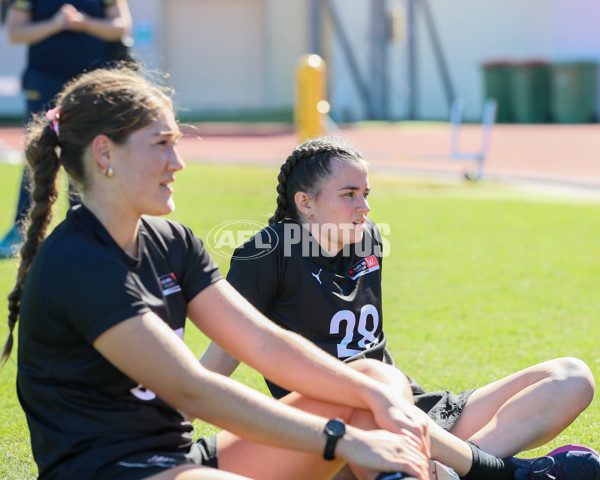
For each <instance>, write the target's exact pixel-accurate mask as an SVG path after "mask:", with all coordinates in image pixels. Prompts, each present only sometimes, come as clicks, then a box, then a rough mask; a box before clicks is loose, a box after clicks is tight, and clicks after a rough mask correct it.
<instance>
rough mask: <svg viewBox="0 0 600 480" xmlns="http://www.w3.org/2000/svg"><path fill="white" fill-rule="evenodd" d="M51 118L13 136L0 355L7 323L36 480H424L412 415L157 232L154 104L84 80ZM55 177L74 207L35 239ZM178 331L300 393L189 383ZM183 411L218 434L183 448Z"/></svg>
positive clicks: (120, 78) (171, 235) (162, 204)
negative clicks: (14, 251) (19, 190)
mask: <svg viewBox="0 0 600 480" xmlns="http://www.w3.org/2000/svg"><path fill="white" fill-rule="evenodd" d="M56 105H57V107H56V108H55V109H53V110H51V111H50V112H48V113H47V115H46V116H43V115H38V116H36V117H35V118H34V120H33V121H32V123H31V124H30V125H29V129H28V132H29V133H28V138H27V142H26V143H27V144H26V157H27V160H28V163H29V167H30V168H31V171H32V178H33V183H34V187H33V190H32V197H33V198H32V199H33V208H32V210H31V216H30V222H29V226H28V229H27V235H26V240H25V243H24V245H23V248H22V250H21V263H20V266H19V272H18V276H17V281H16V285H15V287H14V290H13V291H12V292H11V294H10V302H9V303H10V305H9V326H10V335H9V339H8V341H7V343H6V345H5V348H4V352H3V359H4V361H6V360H7V359H8V357H9V355H10V353H11V350H12V348H13V329H14V328H15V326H16V325H17V320H19V322H18V326H19V335H18V343H19V344H18V358H17V392H18V395H19V401H20V402H21V405H22V407H23V409H24V411H25V414H26V417H27V422H28V425H29V429H30V432H31V446H32V451H33V456H34V459H35V461H36V463H37V465H38V469H39V478H40V479H50V478H57V479H58V478H60V479H75V478H78V479H111V480H120V479H127V480H134V479H141V478H149V479H154V480H163V479H178V480H191V479H221V480H226V479H230V480H234V479H242V478H254V479H272V480H281V479H297V480H304V479H316V480H319V479H327V478H331V476H332V475H334V473H335V472H336V471H337V470H339V469H340V468H341V467H342V466H343V465H344V463H345V462H350V463H351V465H352V468H353V469H354V470H355V472H356V473H357V475H358V476H359V478H362V479H364V480H373V479H374V478H376V477H377V478H408V476H405V474H406V475H412V476H413V477H414V478H416V479H418V480H426V478H427V468H428V459H429V441H428V434H427V425H426V423H427V421H426V420H425V416H424V414H422V412H420V413H419V412H415V409H414V407H413V406H412V405H410V404H409V403H408V402H406V401H404V400H402V399H398V398H394V397H393V396H392V395H391V394H390V393H389V391H388V389H386V388H384V387H383V385H382V384H381V383H380V382H377V381H375V380H373V379H371V378H370V377H369V376H367V375H365V374H364V373H363V372H365V371H366V370H367V369H368V366H369V362H368V361H365V362H362V363H360V362H357V365H356V366H355V367H348V366H344V365H342V364H341V363H340V362H338V361H337V360H335V359H333V358H332V357H331V356H329V355H327V354H326V353H324V352H322V351H321V350H319V349H318V348H316V347H315V346H313V345H311V344H310V343H309V342H307V341H306V340H305V339H303V338H302V337H300V336H299V335H296V334H293V333H291V332H288V331H285V330H283V329H281V328H279V327H277V326H276V325H274V324H273V323H272V322H270V321H268V320H267V319H266V318H264V317H263V316H262V315H261V314H260V313H259V312H258V311H256V309H254V308H253V307H252V306H251V305H250V304H249V303H248V302H246V301H245V300H244V299H243V298H242V297H241V296H240V295H239V294H238V293H237V292H236V291H235V290H234V289H233V288H232V287H231V286H230V285H229V284H228V283H227V282H226V281H225V280H224V279H223V278H222V277H221V276H220V275H219V272H218V270H217V266H216V264H215V263H214V262H213V261H212V260H211V258H210V256H209V255H208V253H207V252H206V250H205V249H204V246H203V243H202V242H201V241H200V240H199V239H197V238H196V237H195V236H194V235H193V233H192V232H191V231H190V230H189V229H188V228H186V227H184V226H183V225H181V224H178V223H176V222H172V221H169V220H166V219H161V218H156V217H155V216H158V215H165V214H168V213H170V212H171V211H172V210H173V208H174V203H173V182H174V181H175V175H176V173H177V172H179V171H180V170H181V169H182V168H183V167H184V164H183V162H182V160H181V158H180V157H179V154H178V153H177V149H176V144H177V141H178V139H179V138H180V136H181V132H180V130H179V127H178V125H177V123H176V121H175V116H174V113H173V107H172V104H171V99H170V96H169V95H168V94H167V91H166V90H165V89H163V88H159V87H158V86H157V85H156V84H155V83H153V82H152V81H150V80H149V79H147V78H145V77H144V76H142V75H141V72H136V71H132V70H130V69H128V68H117V69H111V70H104V69H98V70H94V71H92V72H89V73H86V74H83V75H82V76H80V77H78V78H76V79H75V80H73V81H72V82H70V83H68V84H67V85H66V86H65V88H64V89H63V91H62V92H61V93H60V94H59V95H58V97H57V99H56ZM61 166H62V167H64V168H65V170H66V171H67V173H68V175H69V177H70V179H71V180H72V181H73V182H74V184H75V185H76V186H77V187H78V188H79V190H80V192H81V195H82V204H81V205H80V206H77V207H73V208H71V209H70V210H69V212H68V214H67V218H66V219H65V220H64V221H63V222H62V223H60V224H59V225H58V226H57V227H56V228H55V229H54V230H53V231H52V233H51V234H50V235H49V236H48V237H47V238H45V237H46V230H47V229H48V225H49V223H50V220H51V217H52V207H53V205H54V202H55V200H56V198H57V188H56V183H57V176H58V173H59V169H60V167H61ZM186 317H188V318H189V319H190V320H191V322H192V323H193V324H194V325H195V326H196V327H198V328H199V329H201V330H202V331H203V332H204V333H205V334H206V335H208V336H209V337H210V338H212V339H214V340H215V341H217V342H218V343H219V344H221V345H223V346H224V347H225V348H227V349H228V351H230V352H231V353H232V354H233V355H235V356H236V357H238V358H240V359H242V360H243V361H245V362H247V363H248V364H249V365H251V366H253V367H254V368H256V369H257V370H258V371H260V372H261V373H262V374H264V375H267V376H269V377H270V378H273V379H275V380H276V381H277V382H279V383H281V384H282V385H284V386H285V387H286V388H289V389H293V390H295V391H297V392H299V393H295V394H293V395H290V396H288V397H287V398H286V399H284V400H282V401H276V400H274V399H272V398H270V397H268V396H265V395H262V394H259V393H258V392H255V391H253V390H251V389H249V388H248V387H246V386H244V385H241V384H239V383H238V382H234V381H233V380H231V379H229V378H227V377H224V376H222V375H218V374H215V373H214V372H210V371H209V370H207V369H206V368H204V367H202V366H201V365H200V364H199V362H198V361H197V359H196V358H195V356H194V355H193V354H192V352H191V351H190V350H189V349H188V348H187V347H186V346H185V344H184V343H183V342H182V340H181V337H182V336H183V330H184V325H185V320H186ZM230 332H236V335H231V334H230ZM256 348H259V349H260V350H262V351H264V352H265V353H267V355H266V356H265V357H262V356H256V355H255V352H256ZM272 359H275V360H276V361H275V362H273V361H272ZM291 368H294V369H296V370H297V371H298V373H299V375H298V376H294V377H289V376H288V372H289V370H290V369H291ZM180 412H185V413H186V414H187V415H189V416H190V417H198V418H202V419H204V420H206V421H208V422H211V423H213V424H215V425H217V426H220V427H222V428H223V429H224V430H223V431H221V432H220V433H219V434H217V435H216V436H214V437H210V438H201V439H199V440H198V441H196V442H194V441H192V426H191V424H190V423H189V422H186V421H185V420H184V418H183V416H182V415H183V414H182V413H180ZM328 419H330V420H329V421H328ZM210 467H212V468H210ZM381 471H383V472H394V471H402V472H405V474H396V473H392V474H389V473H388V474H386V473H384V474H380V473H379V472H381ZM411 478H412V477H411Z"/></svg>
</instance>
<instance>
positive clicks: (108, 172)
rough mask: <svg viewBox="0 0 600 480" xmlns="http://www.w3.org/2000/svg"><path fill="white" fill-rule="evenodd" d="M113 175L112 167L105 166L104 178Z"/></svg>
mask: <svg viewBox="0 0 600 480" xmlns="http://www.w3.org/2000/svg"><path fill="white" fill-rule="evenodd" d="M113 175H114V172H113V169H112V167H111V166H110V165H109V166H108V167H106V170H104V176H105V177H106V178H112V177H113Z"/></svg>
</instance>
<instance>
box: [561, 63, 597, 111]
mask: <svg viewBox="0 0 600 480" xmlns="http://www.w3.org/2000/svg"><path fill="white" fill-rule="evenodd" d="M597 82H598V64H597V63H595V62H563V63H555V64H553V65H552V86H551V88H552V101H551V114H552V119H553V120H554V121H555V122H556V123H590V122H594V121H596V120H597V118H596V95H597V89H598V86H597Z"/></svg>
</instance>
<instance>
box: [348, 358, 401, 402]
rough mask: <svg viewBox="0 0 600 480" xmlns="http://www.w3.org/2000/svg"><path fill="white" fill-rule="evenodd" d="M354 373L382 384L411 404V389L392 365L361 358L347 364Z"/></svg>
mask: <svg viewBox="0 0 600 480" xmlns="http://www.w3.org/2000/svg"><path fill="white" fill-rule="evenodd" d="M349 365H350V366H351V367H352V368H353V369H354V370H356V371H358V372H360V373H362V374H364V375H367V376H368V377H369V378H372V379H373V380H376V381H378V382H380V383H383V384H384V385H386V386H387V387H389V388H390V389H391V390H392V391H395V392H396V393H397V394H398V395H401V396H402V397H403V398H405V399H406V400H409V401H411V402H412V388H411V386H410V384H409V382H408V378H407V377H406V375H405V374H404V373H403V372H402V371H401V370H399V369H398V368H396V367H395V366H393V365H388V364H386V363H383V362H380V361H379V360H373V359H370V358H363V359H360V360H355V361H354V362H351V363H349Z"/></svg>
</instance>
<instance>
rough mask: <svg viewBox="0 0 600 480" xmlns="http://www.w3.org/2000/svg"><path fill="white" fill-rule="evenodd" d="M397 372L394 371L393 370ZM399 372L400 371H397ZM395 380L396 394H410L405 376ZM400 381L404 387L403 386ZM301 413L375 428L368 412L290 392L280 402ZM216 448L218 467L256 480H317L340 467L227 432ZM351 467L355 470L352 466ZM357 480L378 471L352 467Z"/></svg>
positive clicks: (359, 365)
mask: <svg viewBox="0 0 600 480" xmlns="http://www.w3.org/2000/svg"><path fill="white" fill-rule="evenodd" d="M376 364H378V365H382V364H381V363H380V362H375V361H373V360H359V361H356V362H353V363H352V364H350V365H351V366H352V367H353V368H355V369H357V370H359V371H361V372H363V373H367V372H368V371H369V370H370V365H376ZM394 370H396V371H397V369H394ZM399 373H401V372H399ZM402 378H403V380H398V379H396V384H397V385H398V387H397V388H398V389H399V391H402V392H403V393H404V394H406V392H408V393H409V394H410V387H409V386H408V382H407V381H406V379H405V378H404V377H402ZM402 381H403V382H404V383H405V384H406V385H402ZM281 401H282V402H285V403H288V404H291V405H293V406H295V407H297V408H300V409H301V410H304V411H307V412H311V413H315V414H317V415H320V416H322V417H326V418H333V417H340V418H343V419H344V420H346V421H347V422H348V423H350V424H351V425H354V426H357V427H359V428H363V429H365V430H371V429H375V428H377V427H376V426H375V422H374V420H373V417H372V415H371V413H370V412H367V411H365V410H355V409H351V408H348V407H340V406H339V405H333V404H328V403H324V402H320V401H316V400H313V399H310V398H306V397H302V396H301V395H299V394H297V393H291V394H289V395H287V396H286V397H284V398H283V399H281ZM217 443H218V449H219V468H222V469H223V470H225V471H228V472H234V473H236V474H238V475H243V476H247V477H249V478H252V479H256V480H281V479H286V480H294V479H297V480H306V479H311V480H317V479H330V478H332V477H333V476H334V475H335V474H336V472H338V471H339V470H340V469H341V468H342V467H343V466H344V461H343V460H334V461H326V460H324V459H323V458H322V457H320V456H315V455H314V454H309V453H304V452H299V451H291V450H286V449H281V448H276V447H271V446H267V445H263V444H258V443H254V442H251V441H248V440H244V439H240V438H239V437H237V436H235V435H233V434H231V433H229V432H221V433H219V435H218V439H217ZM353 468H354V467H353ZM354 471H355V474H356V476H357V477H358V478H360V479H364V480H372V479H374V478H375V476H376V475H377V472H373V471H368V470H365V469H358V468H354Z"/></svg>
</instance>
